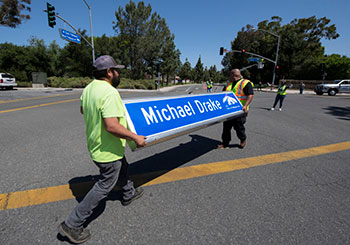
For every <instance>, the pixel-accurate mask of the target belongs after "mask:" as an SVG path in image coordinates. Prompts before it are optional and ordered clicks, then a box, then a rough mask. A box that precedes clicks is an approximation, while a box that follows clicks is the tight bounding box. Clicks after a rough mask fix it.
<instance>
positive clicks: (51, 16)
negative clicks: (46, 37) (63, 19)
mask: <svg viewBox="0 0 350 245" xmlns="http://www.w3.org/2000/svg"><path fill="white" fill-rule="evenodd" d="M46 5H47V18H48V21H49V26H50V27H51V28H53V27H54V26H55V25H56V17H55V7H54V6H52V5H51V4H49V3H46Z"/></svg>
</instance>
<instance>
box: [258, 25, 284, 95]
mask: <svg viewBox="0 0 350 245" xmlns="http://www.w3.org/2000/svg"><path fill="white" fill-rule="evenodd" d="M253 30H256V31H263V32H267V33H269V34H271V35H272V36H275V37H277V50H276V59H275V62H274V63H275V65H274V67H273V76H272V83H271V90H272V88H273V85H274V83H275V78H276V67H277V60H278V50H279V48H280V39H281V36H279V35H277V34H275V33H273V32H270V31H267V30H264V29H255V28H253Z"/></svg>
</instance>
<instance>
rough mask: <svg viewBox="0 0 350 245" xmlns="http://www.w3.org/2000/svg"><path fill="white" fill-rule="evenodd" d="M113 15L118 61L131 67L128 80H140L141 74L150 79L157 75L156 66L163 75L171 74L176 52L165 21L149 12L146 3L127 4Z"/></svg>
mask: <svg viewBox="0 0 350 245" xmlns="http://www.w3.org/2000/svg"><path fill="white" fill-rule="evenodd" d="M115 16H116V19H117V21H115V22H113V24H114V26H113V28H114V30H115V31H116V33H118V34H119V38H120V43H121V45H122V47H123V50H124V52H123V53H122V54H121V60H122V61H123V62H124V63H123V64H124V65H126V66H128V67H130V68H131V78H134V79H140V78H143V77H144V74H145V73H147V74H149V75H150V76H151V77H153V76H154V75H157V74H155V73H156V72H157V71H156V66H157V65H158V64H160V65H161V68H162V72H163V73H164V75H165V76H167V77H169V76H170V75H173V74H174V73H175V70H176V68H177V67H178V66H179V64H180V51H178V50H176V48H175V44H174V35H172V34H171V33H170V30H169V27H168V26H167V24H166V22H165V19H164V18H161V17H160V16H159V15H158V14H157V13H156V12H154V13H152V7H151V5H150V4H149V5H147V6H146V5H145V3H144V2H143V1H140V2H138V4H137V5H136V4H135V3H134V2H133V1H130V2H129V3H128V4H126V5H125V9H123V8H122V7H119V9H118V11H116V13H115Z"/></svg>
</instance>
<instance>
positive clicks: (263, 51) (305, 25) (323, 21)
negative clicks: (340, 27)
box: [222, 16, 339, 82]
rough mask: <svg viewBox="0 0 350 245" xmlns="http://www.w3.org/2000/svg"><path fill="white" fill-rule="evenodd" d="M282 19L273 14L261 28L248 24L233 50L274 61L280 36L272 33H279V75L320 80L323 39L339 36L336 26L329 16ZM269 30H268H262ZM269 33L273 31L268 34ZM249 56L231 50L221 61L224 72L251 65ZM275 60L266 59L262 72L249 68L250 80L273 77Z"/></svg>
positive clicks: (268, 79)
mask: <svg viewBox="0 0 350 245" xmlns="http://www.w3.org/2000/svg"><path fill="white" fill-rule="evenodd" d="M281 22H282V19H281V18H280V17H278V16H273V17H272V18H271V21H268V20H264V21H262V22H259V23H258V30H255V29H253V27H252V26H251V25H247V26H246V27H245V28H242V29H241V31H239V32H238V34H237V37H236V38H235V40H234V41H232V42H231V46H232V50H241V49H243V48H244V49H246V50H247V51H248V52H251V53H255V54H259V55H261V56H264V57H267V58H269V59H271V60H275V57H276V46H277V38H276V36H274V35H271V34H270V33H274V34H275V35H278V36H280V47H279V56H278V65H279V66H280V67H281V68H280V69H279V71H278V74H277V75H278V76H277V79H278V78H283V77H284V78H294V79H300V78H302V79H318V77H319V66H320V63H321V62H322V60H323V58H324V47H322V44H321V39H323V38H325V39H336V38H337V37H338V36H339V34H338V33H337V32H336V27H335V25H334V24H333V25H330V20H329V19H327V18H326V17H323V18H320V19H317V18H316V17H315V16H312V17H309V18H301V19H294V20H293V21H291V22H290V23H288V24H286V25H283V26H282V25H281ZM261 30H266V31H267V32H266V31H261ZM268 32H270V33H268ZM247 58H248V57H247V55H242V54H240V53H233V52H229V53H227V54H226V56H225V57H224V59H223V61H222V64H223V65H224V66H225V71H226V72H227V71H228V70H230V69H232V68H235V67H238V68H242V67H245V66H248V65H249V62H248V59H247ZM273 68H274V63H271V62H265V67H264V69H263V71H261V70H258V69H256V68H253V69H250V70H249V72H250V76H251V79H253V80H254V79H259V78H260V77H262V79H263V80H265V81H269V82H270V81H271V80H272V72H273Z"/></svg>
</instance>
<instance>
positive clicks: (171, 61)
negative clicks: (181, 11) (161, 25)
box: [161, 32, 181, 85]
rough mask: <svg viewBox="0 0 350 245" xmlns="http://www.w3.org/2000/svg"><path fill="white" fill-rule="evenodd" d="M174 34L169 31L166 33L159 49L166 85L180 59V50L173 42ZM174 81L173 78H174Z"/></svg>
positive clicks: (174, 72)
mask: <svg viewBox="0 0 350 245" xmlns="http://www.w3.org/2000/svg"><path fill="white" fill-rule="evenodd" d="M174 38H175V36H174V35H171V34H170V32H169V33H168V34H167V38H166V40H165V44H164V47H163V48H162V51H161V59H162V64H161V71H162V74H163V75H165V76H166V83H167V85H168V82H169V77H170V76H174V77H175V75H176V70H177V69H178V68H179V66H180V64H181V61H180V51H179V50H178V49H176V47H175V43H174ZM174 81H175V79H174Z"/></svg>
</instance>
